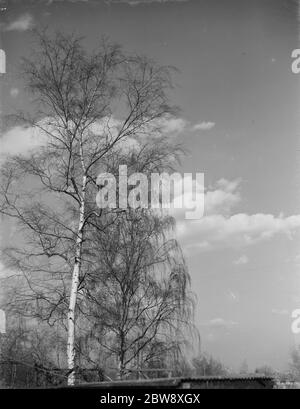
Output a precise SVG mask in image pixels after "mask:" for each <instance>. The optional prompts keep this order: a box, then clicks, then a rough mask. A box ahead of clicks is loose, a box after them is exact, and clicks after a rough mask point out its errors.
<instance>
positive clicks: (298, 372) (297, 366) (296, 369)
mask: <svg viewBox="0 0 300 409" xmlns="http://www.w3.org/2000/svg"><path fill="white" fill-rule="evenodd" d="M290 369H291V373H292V375H293V376H294V377H295V379H297V380H298V381H300V346H299V345H298V347H295V348H294V349H293V350H292V352H291V363H290Z"/></svg>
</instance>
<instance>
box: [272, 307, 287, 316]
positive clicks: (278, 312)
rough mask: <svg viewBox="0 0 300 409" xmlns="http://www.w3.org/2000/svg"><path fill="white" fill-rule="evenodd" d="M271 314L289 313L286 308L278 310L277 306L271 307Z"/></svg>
mask: <svg viewBox="0 0 300 409" xmlns="http://www.w3.org/2000/svg"><path fill="white" fill-rule="evenodd" d="M272 314H275V315H289V314H290V313H289V311H288V310H280V309H277V308H273V309H272Z"/></svg>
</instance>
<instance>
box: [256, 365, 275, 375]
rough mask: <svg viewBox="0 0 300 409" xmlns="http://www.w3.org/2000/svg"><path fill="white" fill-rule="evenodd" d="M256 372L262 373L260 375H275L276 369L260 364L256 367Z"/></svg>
mask: <svg viewBox="0 0 300 409" xmlns="http://www.w3.org/2000/svg"><path fill="white" fill-rule="evenodd" d="M255 373H257V374H260V375H266V376H274V375H275V373H276V372H275V371H274V369H273V368H272V367H270V366H268V365H264V366H260V367H259V368H256V369H255Z"/></svg>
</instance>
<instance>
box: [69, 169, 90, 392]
mask: <svg viewBox="0 0 300 409" xmlns="http://www.w3.org/2000/svg"><path fill="white" fill-rule="evenodd" d="M85 188H86V176H84V177H83V183H82V196H81V205H80V210H79V224H78V231H77V239H76V249H75V262H74V267H73V273H72V283H71V293H70V302H69V310H68V343H67V359H68V370H69V374H68V385H74V384H75V312H76V301H77V293H78V285H79V277H80V270H81V259H82V242H83V228H84V211H85Z"/></svg>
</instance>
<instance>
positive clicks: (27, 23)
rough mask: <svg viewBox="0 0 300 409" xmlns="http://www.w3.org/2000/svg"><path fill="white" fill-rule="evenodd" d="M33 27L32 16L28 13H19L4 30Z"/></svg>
mask: <svg viewBox="0 0 300 409" xmlns="http://www.w3.org/2000/svg"><path fill="white" fill-rule="evenodd" d="M32 27H33V17H32V15H31V14H29V13H25V14H21V15H20V16H19V17H18V18H17V19H16V20H14V21H11V22H10V23H9V24H8V25H7V26H6V27H5V31H26V30H29V29H30V28H32Z"/></svg>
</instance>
